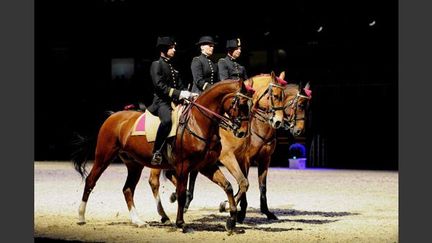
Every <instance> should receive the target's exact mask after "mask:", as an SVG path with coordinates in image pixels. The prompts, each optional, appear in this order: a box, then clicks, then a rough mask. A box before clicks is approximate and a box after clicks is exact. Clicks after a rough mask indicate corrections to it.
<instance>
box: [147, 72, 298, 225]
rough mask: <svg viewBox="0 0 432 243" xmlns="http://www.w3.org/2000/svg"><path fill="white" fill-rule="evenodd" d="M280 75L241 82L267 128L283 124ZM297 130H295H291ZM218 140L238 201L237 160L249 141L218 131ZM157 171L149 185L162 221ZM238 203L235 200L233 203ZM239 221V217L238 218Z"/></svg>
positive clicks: (240, 177) (240, 176)
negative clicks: (250, 92) (250, 89)
mask: <svg viewBox="0 0 432 243" xmlns="http://www.w3.org/2000/svg"><path fill="white" fill-rule="evenodd" d="M283 78H284V73H282V74H281V75H280V77H279V78H276V76H275V74H274V72H272V73H271V74H270V75H269V74H264V75H257V76H254V77H252V78H250V79H248V80H246V81H245V83H247V84H249V85H251V86H253V88H254V89H255V91H256V92H255V93H254V95H253V97H252V99H253V103H254V105H253V117H254V118H253V119H252V121H253V120H254V119H255V120H257V121H260V122H264V123H265V124H266V125H267V126H270V127H271V128H273V129H277V128H279V127H281V126H282V125H283V122H284V119H285V117H284V109H285V106H284V105H285V102H286V101H285V87H284V86H285V85H286V84H287V83H286V81H284V80H283ZM293 128H297V127H295V126H294V127H293ZM219 132H220V134H221V138H222V153H221V155H220V157H219V160H220V162H221V163H222V164H224V165H225V166H226V167H227V168H228V170H229V171H230V173H231V174H232V175H233V176H234V177H235V178H236V180H237V182H238V184H239V192H238V193H237V197H238V198H240V197H241V195H242V194H243V193H245V192H246V191H247V189H248V187H249V182H248V180H247V177H245V176H244V173H243V170H242V169H241V168H240V166H239V163H238V162H237V160H239V161H240V160H243V158H239V157H242V155H245V154H247V153H248V149H249V143H250V139H248V138H243V139H239V138H236V137H233V136H230V135H229V134H228V132H227V131H226V130H224V129H220V131H219ZM160 173H161V171H160V170H158V169H152V170H151V172H150V178H149V183H150V186H151V188H152V191H153V196H154V198H155V199H156V204H157V210H158V213H159V215H160V216H161V217H162V219H163V218H165V217H167V216H166V213H165V212H164V210H163V207H162V204H161V201H160V199H159V177H160ZM166 176H167V178H168V179H170V181H171V182H173V184H175V183H176V178H175V177H174V176H173V174H172V173H170V172H169V171H167V172H166ZM196 176H197V172H196V171H192V172H191V173H190V182H189V190H188V192H187V201H186V205H185V210H187V208H188V207H189V204H190V202H191V201H192V199H193V191H194V185H195V180H196ZM170 199H171V202H174V201H175V200H176V197H175V194H173V195H172V196H171V198H170ZM236 202H238V200H236ZM240 218H241V216H240Z"/></svg>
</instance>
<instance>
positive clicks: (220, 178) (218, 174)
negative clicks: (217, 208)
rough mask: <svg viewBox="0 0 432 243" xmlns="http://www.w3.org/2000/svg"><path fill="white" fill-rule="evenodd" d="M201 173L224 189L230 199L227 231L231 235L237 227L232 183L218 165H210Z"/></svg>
mask: <svg viewBox="0 0 432 243" xmlns="http://www.w3.org/2000/svg"><path fill="white" fill-rule="evenodd" d="M200 172H201V173H202V174H203V175H205V176H206V177H207V178H209V179H210V180H211V181H213V182H214V183H216V184H217V185H219V186H220V187H222V189H223V190H224V191H225V193H226V194H227V197H228V202H229V208H230V217H229V218H228V219H227V222H226V226H225V228H226V230H227V231H228V233H229V234H231V233H232V232H233V230H234V228H235V226H236V218H237V206H236V203H235V200H234V195H233V189H232V186H231V183H230V182H229V181H228V180H227V179H226V178H225V176H224V175H223V173H222V171H221V170H220V169H219V167H218V166H217V164H212V165H209V166H207V167H205V168H203V169H201V170H200Z"/></svg>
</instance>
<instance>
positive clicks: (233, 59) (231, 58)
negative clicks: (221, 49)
mask: <svg viewBox="0 0 432 243" xmlns="http://www.w3.org/2000/svg"><path fill="white" fill-rule="evenodd" d="M227 57H228V59H229V60H231V61H235V58H234V57H232V56H230V55H227Z"/></svg>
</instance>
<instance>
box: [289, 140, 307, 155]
mask: <svg viewBox="0 0 432 243" xmlns="http://www.w3.org/2000/svg"><path fill="white" fill-rule="evenodd" d="M288 151H289V158H292V159H296V158H306V148H305V146H304V145H303V144H300V143H294V144H292V145H291V146H290V147H289V150H288Z"/></svg>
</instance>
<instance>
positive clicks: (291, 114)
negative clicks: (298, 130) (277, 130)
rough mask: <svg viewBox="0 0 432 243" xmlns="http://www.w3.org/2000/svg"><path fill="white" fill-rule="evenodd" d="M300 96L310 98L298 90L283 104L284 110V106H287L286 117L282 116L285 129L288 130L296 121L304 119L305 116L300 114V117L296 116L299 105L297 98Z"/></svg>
mask: <svg viewBox="0 0 432 243" xmlns="http://www.w3.org/2000/svg"><path fill="white" fill-rule="evenodd" d="M300 98H304V99H308V100H309V99H310V98H311V97H309V96H306V95H302V94H300V92H297V94H296V96H295V97H294V98H292V99H291V100H289V102H288V103H287V104H286V105H285V106H284V110H285V108H287V107H288V108H289V111H288V114H287V116H288V117H284V128H285V130H290V129H292V128H293V127H294V126H295V125H296V123H297V121H300V120H304V119H305V116H304V115H303V116H301V117H297V108H298V105H299V100H300Z"/></svg>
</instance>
